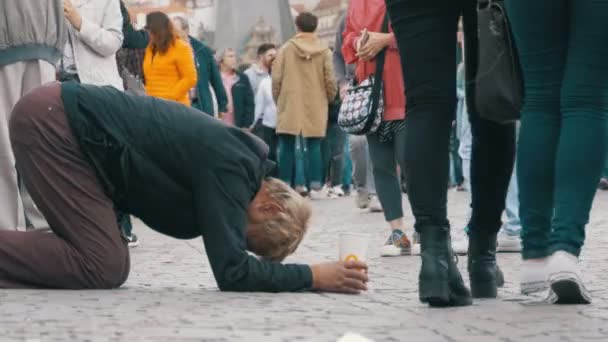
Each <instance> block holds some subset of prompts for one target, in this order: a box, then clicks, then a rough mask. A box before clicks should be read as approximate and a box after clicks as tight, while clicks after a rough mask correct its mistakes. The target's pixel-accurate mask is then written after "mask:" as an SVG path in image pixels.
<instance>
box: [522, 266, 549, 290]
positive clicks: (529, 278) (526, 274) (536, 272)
mask: <svg viewBox="0 0 608 342" xmlns="http://www.w3.org/2000/svg"><path fill="white" fill-rule="evenodd" d="M547 278H548V275H547V258H543V259H541V260H524V261H523V263H522V264H521V282H520V285H519V287H520V291H521V294H522V295H526V296H527V295H531V294H534V293H537V292H543V291H546V290H547V289H548V288H549V284H548V282H547Z"/></svg>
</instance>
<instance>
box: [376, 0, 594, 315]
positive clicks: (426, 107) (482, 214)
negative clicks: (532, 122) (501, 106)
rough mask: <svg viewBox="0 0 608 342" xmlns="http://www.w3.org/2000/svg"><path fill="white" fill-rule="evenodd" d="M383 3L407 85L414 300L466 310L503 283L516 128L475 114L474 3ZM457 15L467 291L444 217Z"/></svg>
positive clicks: (405, 154) (399, 0) (402, 0)
mask: <svg viewBox="0 0 608 342" xmlns="http://www.w3.org/2000/svg"><path fill="white" fill-rule="evenodd" d="M386 4H387V8H388V12H389V14H390V19H391V23H392V27H393V30H394V31H395V35H396V39H397V44H398V46H399V52H400V55H401V65H402V67H403V78H404V80H405V84H406V85H407V86H406V87H405V93H406V96H407V99H408V106H407V125H406V127H405V133H404V134H405V139H404V142H403V143H404V147H403V150H402V154H403V156H402V158H403V159H404V164H405V170H406V172H405V173H406V175H407V177H406V180H407V190H408V197H409V200H410V204H411V207H412V212H413V214H414V217H415V219H416V223H415V228H416V231H417V232H418V233H420V238H421V260H422V266H421V268H420V274H419V284H418V291H419V297H420V300H421V301H422V302H424V303H428V304H429V305H430V306H434V307H445V306H462V305H471V304H472V297H475V298H495V297H496V296H497V288H498V287H499V286H501V284H502V277H501V273H500V272H499V269H498V266H497V265H496V237H497V234H498V231H499V230H500V227H501V226H502V222H501V217H502V213H503V211H504V208H505V199H506V194H507V188H508V185H509V180H510V178H511V174H512V169H513V162H514V156H515V125H514V124H498V123H494V122H491V121H489V120H485V119H482V118H481V117H480V115H479V113H478V112H477V110H476V108H475V82H473V80H474V77H475V74H476V71H477V64H478V53H479V51H478V48H479V47H478V41H479V40H478V27H477V1H475V0H458V1H454V0H438V1H426V0H386ZM461 16H462V17H463V31H464V35H465V37H464V42H465V64H466V67H465V73H466V97H467V98H466V101H467V109H468V112H469V121H470V123H471V132H472V139H473V140H472V152H471V153H472V156H471V195H472V203H471V204H472V216H471V220H470V222H469V225H468V226H469V232H468V235H469V249H468V259H467V268H468V271H469V279H470V285H471V291H469V289H468V288H467V287H466V286H465V284H464V282H463V280H462V277H461V275H460V272H459V271H458V268H457V266H456V263H455V261H454V258H453V251H452V249H451V242H450V240H451V237H450V223H449V221H448V219H447V190H448V189H447V188H448V183H447V179H448V172H449V149H448V145H449V139H450V131H451V129H452V123H453V121H454V116H455V113H456V66H457V63H456V59H457V58H458V57H457V54H455V53H454V47H455V46H457V31H458V21H459V18H460V17H461ZM430 42H432V43H430ZM596 181H597V179H596ZM471 292H472V293H471Z"/></svg>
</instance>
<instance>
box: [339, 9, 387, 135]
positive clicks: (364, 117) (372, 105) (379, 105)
mask: <svg viewBox="0 0 608 342" xmlns="http://www.w3.org/2000/svg"><path fill="white" fill-rule="evenodd" d="M387 32H388V15H386V16H385V17H384V22H383V24H382V33H387ZM385 57H386V48H384V49H383V50H382V51H381V52H380V53H379V54H378V56H376V61H377V65H376V73H375V75H374V76H370V77H369V78H368V79H366V80H364V81H363V82H361V83H360V84H357V81H356V80H353V82H352V83H351V84H350V85H349V87H348V90H347V95H346V96H345V98H344V100H343V101H342V106H340V114H339V115H338V126H340V128H341V129H342V130H343V131H344V132H346V133H348V134H354V135H365V134H370V133H374V132H376V131H377V130H378V128H379V127H380V124H381V123H382V117H383V114H384V89H383V88H384V84H383V83H384V82H383V81H382V76H383V72H384V61H385Z"/></svg>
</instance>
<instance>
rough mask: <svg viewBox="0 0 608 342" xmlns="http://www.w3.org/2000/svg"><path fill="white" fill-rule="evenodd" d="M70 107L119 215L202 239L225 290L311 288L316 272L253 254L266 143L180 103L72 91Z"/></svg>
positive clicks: (86, 88)
mask: <svg viewBox="0 0 608 342" xmlns="http://www.w3.org/2000/svg"><path fill="white" fill-rule="evenodd" d="M62 98H63V102H64V105H65V109H66V113H67V115H68V119H69V122H70V126H71V128H72V130H73V132H74V134H75V136H76V138H77V139H78V141H79V143H80V147H81V149H82V151H83V152H84V154H85V156H86V157H87V159H88V160H89V162H90V163H91V165H92V166H93V167H94V168H95V170H96V171H97V174H98V176H99V179H100V180H101V183H102V184H103V185H104V187H105V189H106V191H107V193H108V195H109V196H110V197H111V198H112V199H113V201H114V203H115V205H116V207H117V209H119V210H121V211H123V212H126V213H130V214H133V215H134V216H137V217H139V218H140V219H141V220H142V221H143V222H144V223H146V225H148V226H149V227H150V228H152V229H154V230H156V231H158V232H160V233H163V234H166V235H169V236H172V237H175V238H178V239H193V238H196V237H199V236H202V237H203V242H204V244H205V250H206V252H207V256H208V258H209V262H210V264H211V268H212V270H213V274H214V275H215V279H216V281H217V284H218V286H219V288H220V289H221V290H225V291H268V292H279V291H296V290H301V289H307V288H310V287H311V285H312V272H311V270H310V268H309V267H308V266H305V265H293V264H292V265H282V264H280V263H272V262H268V261H264V260H258V259H257V258H255V257H253V256H250V255H248V253H247V240H246V235H245V230H246V225H247V208H248V206H249V203H250V201H251V200H252V199H253V197H254V196H255V194H256V193H257V192H258V190H259V187H260V184H261V181H262V179H263V177H265V174H266V172H267V163H268V161H267V160H266V155H267V150H268V148H267V147H266V145H264V144H263V143H261V142H260V141H259V140H258V139H257V138H255V137H254V136H253V135H251V134H248V133H245V132H243V131H242V130H240V129H237V128H234V127H228V126H227V125H225V124H224V123H222V122H220V121H219V120H216V119H214V118H212V117H210V116H207V115H200V112H199V111H198V110H195V109H192V108H189V107H186V106H183V105H181V104H179V103H177V102H173V101H164V100H161V99H157V98H154V97H137V96H133V95H128V94H125V93H123V92H121V91H118V90H116V89H114V88H113V87H110V86H106V87H96V86H92V85H80V84H77V83H74V82H70V83H64V84H63V85H62ZM201 132H204V134H201ZM218 142H220V143H218Z"/></svg>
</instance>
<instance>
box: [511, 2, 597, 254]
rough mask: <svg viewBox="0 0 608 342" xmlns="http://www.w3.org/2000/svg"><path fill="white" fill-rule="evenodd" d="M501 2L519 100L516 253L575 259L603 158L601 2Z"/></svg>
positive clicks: (581, 243) (580, 244) (579, 249)
mask: <svg viewBox="0 0 608 342" xmlns="http://www.w3.org/2000/svg"><path fill="white" fill-rule="evenodd" d="M505 3H506V5H507V10H508V13H509V17H510V19H511V24H512V29H513V34H514V36H515V45H517V49H518V52H519V55H520V61H521V65H522V70H523V76H524V77H523V78H524V80H525V94H526V97H525V100H524V106H523V109H522V113H521V118H522V121H521V133H520V136H519V148H518V150H517V154H518V156H517V168H518V170H517V171H518V177H519V188H520V201H521V204H520V209H521V213H520V214H521V220H522V226H523V227H522V228H523V229H522V234H521V235H522V244H523V253H522V255H523V258H524V259H535V258H543V257H547V256H549V255H551V254H552V253H554V252H556V251H565V252H568V253H571V254H573V255H577V256H578V255H579V253H580V251H581V248H582V246H583V243H584V241H585V226H586V225H587V223H588V222H589V213H590V211H591V206H592V204H593V199H594V196H595V194H596V192H597V182H598V179H599V178H600V175H601V174H602V171H603V169H604V165H605V157H606V154H607V153H608V151H607V146H606V145H607V144H606V142H607V141H608V84H607V83H606V80H608V68H607V67H606V60H608V45H606V42H607V41H608V26H606V15H605V14H606V13H608V1H607V0H576V1H568V0H551V1H549V0H535V1H529V0H510V1H506V2H505ZM549 9H550V10H549Z"/></svg>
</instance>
